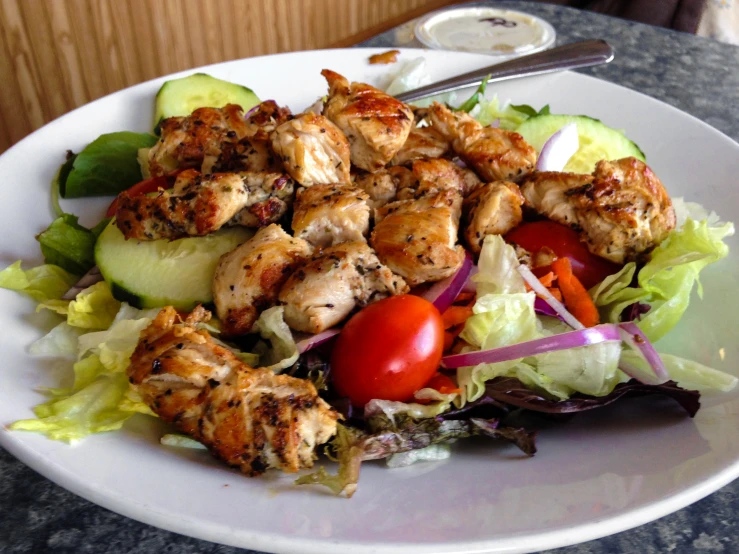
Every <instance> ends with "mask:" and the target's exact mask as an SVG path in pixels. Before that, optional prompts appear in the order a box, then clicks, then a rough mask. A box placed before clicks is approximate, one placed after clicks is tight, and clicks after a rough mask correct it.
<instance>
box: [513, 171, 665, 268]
mask: <svg viewBox="0 0 739 554" xmlns="http://www.w3.org/2000/svg"><path fill="white" fill-rule="evenodd" d="M521 192H522V193H523V196H524V198H525V199H526V203H527V205H529V206H531V207H532V208H534V209H535V210H536V211H537V212H539V213H540V214H543V215H545V216H547V217H548V218H549V219H552V220H554V221H557V222H559V223H564V224H566V225H569V226H571V227H574V228H575V229H578V230H582V235H581V237H582V240H583V241H584V242H585V243H586V244H587V246H588V250H590V252H592V253H593V254H596V255H597V256H600V257H602V258H605V259H607V260H610V261H612V262H615V263H619V264H622V263H624V262H628V261H633V260H637V259H639V257H640V256H641V255H642V254H644V253H646V252H649V251H650V250H652V249H653V248H654V247H655V246H657V245H658V244H659V243H660V242H662V241H663V240H664V239H665V238H666V237H667V234H668V233H669V232H670V231H671V230H672V229H674V228H675V211H674V209H673V207H672V201H671V200H670V197H669V196H668V195H667V191H666V190H665V188H664V186H663V185H662V183H661V182H660V180H659V179H658V178H657V176H656V175H655V174H654V173H653V172H652V170H651V169H650V168H649V167H648V166H647V165H646V164H645V163H644V162H642V161H640V160H637V159H636V158H623V159H621V160H616V161H611V162H609V161H605V160H603V161H600V162H598V163H597V164H596V166H595V171H594V172H593V175H575V174H571V173H555V172H541V173H534V174H533V175H531V176H529V177H528V178H527V179H526V181H525V182H524V183H523V185H522V187H521Z"/></svg>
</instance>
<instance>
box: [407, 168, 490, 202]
mask: <svg viewBox="0 0 739 554" xmlns="http://www.w3.org/2000/svg"><path fill="white" fill-rule="evenodd" d="M409 184H410V183H409ZM480 184H481V181H480V178H479V177H478V176H477V175H475V172H474V171H471V170H469V169H467V168H462V167H459V166H458V165H457V164H456V163H454V162H453V161H451V160H445V159H441V158H437V159H428V160H416V161H414V162H413V183H412V187H409V188H403V189H401V190H400V191H398V199H399V200H407V199H410V198H417V197H419V196H422V195H424V194H426V193H429V192H436V191H439V190H444V189H451V190H455V191H457V192H459V193H460V194H461V195H462V196H467V195H468V194H469V193H470V192H472V191H473V190H474V189H475V188H476V187H478V186H480Z"/></svg>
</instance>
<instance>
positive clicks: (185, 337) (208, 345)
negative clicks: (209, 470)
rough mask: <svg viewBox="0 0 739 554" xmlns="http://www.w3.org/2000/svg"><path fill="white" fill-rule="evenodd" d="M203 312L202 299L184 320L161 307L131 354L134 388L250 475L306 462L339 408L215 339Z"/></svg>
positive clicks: (308, 386)
mask: <svg viewBox="0 0 739 554" xmlns="http://www.w3.org/2000/svg"><path fill="white" fill-rule="evenodd" d="M208 319H210V313H209V312H208V311H206V310H204V309H203V308H202V307H198V308H196V309H195V310H194V311H193V312H192V313H191V314H190V315H189V316H188V317H187V319H186V320H185V321H184V322H180V321H181V320H180V316H179V315H178V314H177V312H176V311H175V309H174V308H172V307H171V306H168V307H166V308H164V309H162V311H160V312H159V315H157V317H156V318H155V319H154V321H153V322H152V323H151V325H149V327H147V328H146V329H144V331H143V332H142V333H141V337H140V339H139V343H138V345H137V346H136V350H135V351H134V353H133V355H132V356H131V363H130V365H129V366H128V370H127V372H128V377H129V381H130V382H131V384H132V385H133V388H134V389H135V390H136V391H137V392H138V393H139V394H140V395H141V397H142V398H143V400H144V402H146V404H147V405H148V406H149V407H150V408H151V409H152V410H153V411H154V412H156V414H157V415H158V416H159V417H160V418H162V420H163V421H166V422H167V423H171V424H173V425H174V426H175V427H176V428H177V429H178V430H179V431H181V432H183V433H186V434H187V435H189V436H191V437H193V438H194V439H195V440H197V441H199V442H201V443H203V444H204V445H205V446H206V447H207V448H208V449H209V450H210V452H211V454H213V455H214V456H215V457H216V458H219V459H221V460H223V461H224V462H226V463H227V464H228V465H229V466H231V467H233V468H236V469H240V470H241V471H242V472H244V473H245V474H246V475H248V476H250V477H254V476H257V475H261V474H262V473H264V472H265V471H266V470H267V469H269V468H276V469H281V470H282V471H285V472H288V473H294V472H296V471H299V470H300V469H303V468H308V467H311V466H312V465H313V461H314V460H315V458H316V453H315V449H316V447H317V446H318V445H320V444H323V443H325V442H326V441H328V440H329V439H330V438H331V437H332V436H333V435H334V434H335V433H336V421H337V419H338V418H339V415H338V414H337V413H336V412H335V411H334V410H332V409H331V407H330V406H329V405H328V404H326V402H324V400H323V399H322V398H320V397H319V396H318V394H317V392H316V388H315V387H314V386H313V384H312V383H311V382H310V381H307V380H304V379H297V378H295V377H290V376H288V375H274V374H273V373H272V371H270V370H267V369H252V368H251V367H249V366H248V365H246V364H245V363H243V362H242V361H240V360H239V359H238V358H237V357H236V356H235V355H234V354H233V353H232V352H231V351H230V350H228V349H226V348H223V347H221V346H219V345H217V344H216V343H215V342H214V341H213V339H212V338H211V336H210V334H209V333H208V332H207V331H205V330H200V329H197V328H196V327H195V326H196V324H197V323H199V322H202V321H207V320H208Z"/></svg>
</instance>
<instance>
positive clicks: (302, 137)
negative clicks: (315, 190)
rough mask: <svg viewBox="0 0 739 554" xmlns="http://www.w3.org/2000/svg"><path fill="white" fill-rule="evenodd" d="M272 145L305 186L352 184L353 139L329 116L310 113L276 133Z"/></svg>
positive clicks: (295, 177)
mask: <svg viewBox="0 0 739 554" xmlns="http://www.w3.org/2000/svg"><path fill="white" fill-rule="evenodd" d="M272 148H273V149H274V151H275V152H276V153H277V155H278V156H280V158H281V159H282V163H283V164H284V165H285V170H286V171H287V172H288V173H289V174H290V175H291V176H292V178H293V179H295V180H296V181H297V182H298V183H300V184H301V185H303V186H305V187H309V186H311V185H315V184H318V183H347V184H348V183H350V182H351V179H350V178H349V166H350V161H349V141H348V140H347V139H346V137H345V136H344V133H342V132H341V131H340V130H339V128H338V127H337V126H336V125H334V124H333V123H331V121H329V120H328V119H327V118H326V117H324V116H322V115H318V114H315V113H311V112H306V113H304V114H301V115H299V116H297V117H296V118H294V119H291V120H290V121H286V122H285V123H283V124H282V125H280V126H279V127H277V129H275V132H274V133H273V134H272Z"/></svg>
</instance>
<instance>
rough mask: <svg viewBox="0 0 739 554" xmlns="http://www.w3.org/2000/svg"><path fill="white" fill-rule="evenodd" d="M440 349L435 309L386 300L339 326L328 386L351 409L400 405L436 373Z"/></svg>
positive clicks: (408, 299) (412, 299)
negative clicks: (382, 403) (375, 402)
mask: <svg viewBox="0 0 739 554" xmlns="http://www.w3.org/2000/svg"><path fill="white" fill-rule="evenodd" d="M443 349H444V324H443V323H442V319H441V314H440V313H439V310H437V309H436V307H435V306H434V305H433V304H431V302H429V301H428V300H424V299H423V298H421V297H419V296H412V295H409V294H402V295H400V296H391V297H390V298H386V299H384V300H380V301H379V302H375V303H374V304H370V305H369V306H367V307H366V308H364V309H363V310H362V311H361V312H359V313H357V314H356V315H355V316H354V317H352V318H351V319H350V320H349V321H348V322H347V323H346V325H344V328H343V329H342V330H341V333H340V334H339V338H338V339H337V341H336V344H335V345H334V349H333V352H332V353H331V375H332V379H333V384H334V387H335V388H336V391H337V392H338V393H339V394H340V395H342V396H345V397H348V398H349V400H351V402H352V404H354V405H355V406H364V405H365V404H366V403H367V402H369V401H370V400H372V399H373V398H377V399H382V400H397V401H400V402H406V401H408V400H410V399H412V397H413V393H414V392H416V391H417V390H419V389H422V388H423V387H424V385H426V383H428V381H429V380H430V379H431V377H433V375H434V374H435V373H436V370H437V369H438V368H439V361H440V360H441V356H442V351H443Z"/></svg>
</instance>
